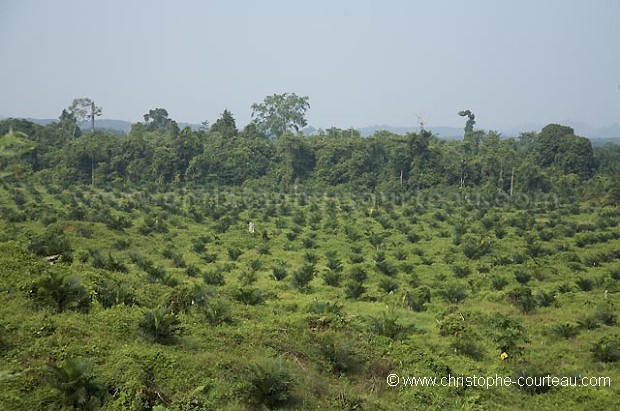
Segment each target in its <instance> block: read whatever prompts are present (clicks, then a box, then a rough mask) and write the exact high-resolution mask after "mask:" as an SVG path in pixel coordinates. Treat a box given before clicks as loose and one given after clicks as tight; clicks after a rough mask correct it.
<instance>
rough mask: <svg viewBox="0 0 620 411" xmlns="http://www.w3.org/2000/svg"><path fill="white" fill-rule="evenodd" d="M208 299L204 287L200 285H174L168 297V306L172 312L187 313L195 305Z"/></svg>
mask: <svg viewBox="0 0 620 411" xmlns="http://www.w3.org/2000/svg"><path fill="white" fill-rule="evenodd" d="M205 300H206V293H205V291H204V289H203V288H202V287H200V286H198V285H194V286H190V285H182V286H178V287H174V288H173V289H172V290H171V291H170V293H169V294H168V296H167V297H166V308H167V309H168V310H169V311H170V312H171V313H172V314H178V313H187V312H188V311H189V309H190V308H191V307H192V306H194V305H202V304H204V302H205Z"/></svg>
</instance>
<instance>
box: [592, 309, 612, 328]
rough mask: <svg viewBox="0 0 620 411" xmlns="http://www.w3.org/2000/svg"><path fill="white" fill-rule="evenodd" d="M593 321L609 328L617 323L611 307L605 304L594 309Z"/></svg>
mask: <svg viewBox="0 0 620 411" xmlns="http://www.w3.org/2000/svg"><path fill="white" fill-rule="evenodd" d="M594 319H596V320H597V321H598V322H600V323H602V324H605V325H608V326H610V327H611V326H613V325H616V322H617V321H618V316H617V315H616V313H615V312H614V309H613V306H612V305H610V304H607V305H603V306H600V307H598V308H597V309H596V311H595V312H594Z"/></svg>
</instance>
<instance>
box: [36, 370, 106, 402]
mask: <svg viewBox="0 0 620 411" xmlns="http://www.w3.org/2000/svg"><path fill="white" fill-rule="evenodd" d="M92 369H93V360H92V359H86V358H72V359H70V360H67V361H65V362H64V364H62V365H50V366H48V367H47V370H46V377H45V380H46V383H47V384H49V385H50V386H51V387H52V388H54V389H55V390H57V391H58V393H59V394H60V396H61V398H62V401H63V403H64V405H68V406H70V407H72V408H73V409H76V410H95V409H98V408H99V407H100V406H101V405H102V404H103V401H104V398H105V387H104V386H102V385H101V384H100V383H98V382H97V381H96V380H95V377H94V375H93V370H92Z"/></svg>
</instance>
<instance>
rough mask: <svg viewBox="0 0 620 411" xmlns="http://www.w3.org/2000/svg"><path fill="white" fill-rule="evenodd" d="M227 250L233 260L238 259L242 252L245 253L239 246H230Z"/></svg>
mask: <svg viewBox="0 0 620 411" xmlns="http://www.w3.org/2000/svg"><path fill="white" fill-rule="evenodd" d="M226 251H227V253H228V258H230V260H231V261H237V260H238V259H239V257H241V254H243V251H242V250H241V249H239V248H237V247H229V248H228V249H227V250H226Z"/></svg>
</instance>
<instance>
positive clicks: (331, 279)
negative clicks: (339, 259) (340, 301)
mask: <svg viewBox="0 0 620 411" xmlns="http://www.w3.org/2000/svg"><path fill="white" fill-rule="evenodd" d="M341 277H342V275H341V274H340V272H338V271H331V270H326V271H325V272H323V282H325V284H326V285H329V286H330V287H338V286H339V285H340V279H341Z"/></svg>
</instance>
